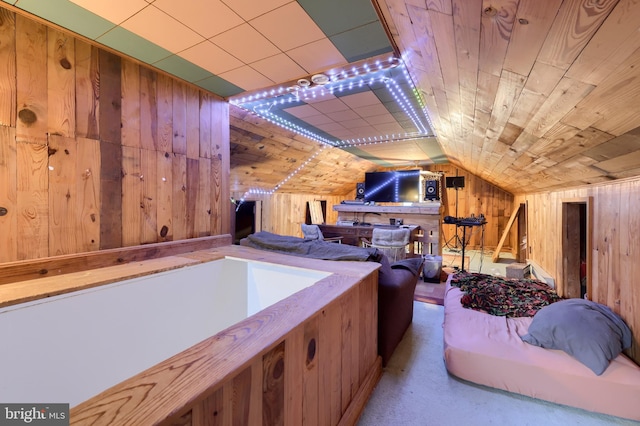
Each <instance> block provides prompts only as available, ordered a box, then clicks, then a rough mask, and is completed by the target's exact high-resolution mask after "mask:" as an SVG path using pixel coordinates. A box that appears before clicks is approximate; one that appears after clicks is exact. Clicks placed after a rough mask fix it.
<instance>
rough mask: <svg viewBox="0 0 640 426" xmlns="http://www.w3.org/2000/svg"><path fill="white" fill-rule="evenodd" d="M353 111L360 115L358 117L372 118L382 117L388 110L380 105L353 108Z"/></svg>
mask: <svg viewBox="0 0 640 426" xmlns="http://www.w3.org/2000/svg"><path fill="white" fill-rule="evenodd" d="M355 111H356V113H358V115H360V117H373V116H376V115H384V114H386V113H388V112H389V110H388V109H387V108H385V106H384V105H382V104H381V103H378V104H376V105H368V106H363V107H359V108H355Z"/></svg>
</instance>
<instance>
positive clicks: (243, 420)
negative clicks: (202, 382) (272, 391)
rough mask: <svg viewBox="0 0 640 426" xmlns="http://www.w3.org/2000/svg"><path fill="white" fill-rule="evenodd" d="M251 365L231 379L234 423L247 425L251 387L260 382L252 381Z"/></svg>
mask: <svg viewBox="0 0 640 426" xmlns="http://www.w3.org/2000/svg"><path fill="white" fill-rule="evenodd" d="M251 370H252V369H251V366H249V367H247V368H245V369H244V370H242V371H241V372H239V373H238V374H237V375H236V376H235V377H234V378H233V380H232V386H233V394H232V395H233V396H232V400H233V409H232V413H231V416H232V418H233V422H232V424H234V425H248V424H250V423H249V413H250V412H251V402H252V401H251V389H252V388H253V387H255V386H256V385H257V386H259V385H260V384H256V383H252V382H251V379H252V377H253V376H252V372H251Z"/></svg>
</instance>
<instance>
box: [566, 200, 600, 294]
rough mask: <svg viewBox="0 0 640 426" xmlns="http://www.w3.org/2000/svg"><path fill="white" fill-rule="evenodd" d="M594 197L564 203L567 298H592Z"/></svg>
mask: <svg viewBox="0 0 640 426" xmlns="http://www.w3.org/2000/svg"><path fill="white" fill-rule="evenodd" d="M592 218H593V213H592V197H585V198H581V199H576V200H567V201H563V202H562V276H563V280H562V283H563V290H564V291H563V296H564V297H567V298H569V297H573V298H576V297H579V298H586V299H591V296H592V294H591V229H593V228H592V224H591V221H592Z"/></svg>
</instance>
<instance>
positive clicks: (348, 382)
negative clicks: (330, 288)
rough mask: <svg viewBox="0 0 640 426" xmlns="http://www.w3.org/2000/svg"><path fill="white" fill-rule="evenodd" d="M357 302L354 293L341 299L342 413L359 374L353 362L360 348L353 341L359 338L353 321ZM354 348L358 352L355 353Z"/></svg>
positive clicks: (352, 392) (353, 390)
mask: <svg viewBox="0 0 640 426" xmlns="http://www.w3.org/2000/svg"><path fill="white" fill-rule="evenodd" d="M355 303H356V296H355V295H354V294H351V293H350V294H348V295H345V296H344V297H343V298H342V299H341V309H340V311H341V314H342V319H341V324H340V342H341V343H340V344H341V348H340V360H341V362H340V364H341V368H340V377H341V384H340V387H341V389H340V396H341V401H340V415H342V414H344V413H345V411H346V409H347V406H348V405H349V401H351V398H352V397H353V394H354V392H355V389H354V388H353V385H354V381H353V376H354V374H356V375H357V371H356V372H354V371H353V363H352V360H353V358H354V357H356V354H357V353H358V348H357V347H354V344H353V341H354V340H355V341H357V340H358V336H357V334H358V333H357V329H354V327H353V324H352V322H353V321H354V320H355V316H356V313H357V310H355V309H354V308H353V306H354V304H355ZM354 349H355V351H356V353H354Z"/></svg>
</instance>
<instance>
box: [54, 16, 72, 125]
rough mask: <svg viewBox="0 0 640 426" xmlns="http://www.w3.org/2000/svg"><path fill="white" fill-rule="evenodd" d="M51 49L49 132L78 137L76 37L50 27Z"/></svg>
mask: <svg viewBox="0 0 640 426" xmlns="http://www.w3.org/2000/svg"><path fill="white" fill-rule="evenodd" d="M47 51H48V60H47V90H48V96H47V100H48V106H47V113H48V117H47V127H48V129H47V130H48V133H49V134H54V135H61V136H65V137H75V135H76V114H75V112H76V91H75V66H76V60H75V39H74V38H73V37H71V36H70V35H69V34H68V33H66V32H64V33H63V32H61V31H56V30H54V29H52V28H48V31H47Z"/></svg>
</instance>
